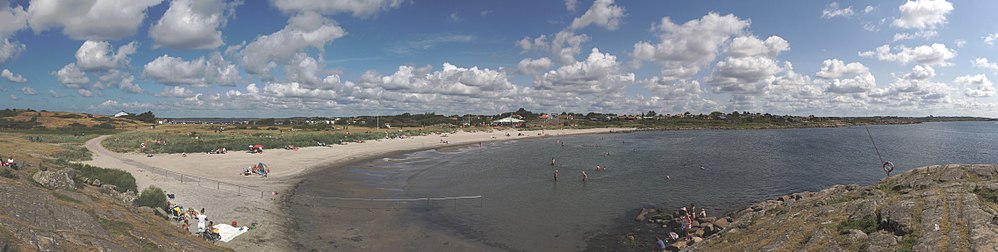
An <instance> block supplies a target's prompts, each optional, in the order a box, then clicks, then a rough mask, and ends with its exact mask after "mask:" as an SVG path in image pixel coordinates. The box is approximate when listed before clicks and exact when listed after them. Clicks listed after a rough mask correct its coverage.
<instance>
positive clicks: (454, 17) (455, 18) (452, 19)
mask: <svg viewBox="0 0 998 252" xmlns="http://www.w3.org/2000/svg"><path fill="white" fill-rule="evenodd" d="M447 20H449V21H450V22H452V23H457V22H461V16H458V15H457V13H451V14H450V15H447Z"/></svg>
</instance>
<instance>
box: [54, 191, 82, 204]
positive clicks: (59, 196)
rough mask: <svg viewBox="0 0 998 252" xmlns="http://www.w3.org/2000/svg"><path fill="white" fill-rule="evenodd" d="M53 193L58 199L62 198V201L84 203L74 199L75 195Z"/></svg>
mask: <svg viewBox="0 0 998 252" xmlns="http://www.w3.org/2000/svg"><path fill="white" fill-rule="evenodd" d="M52 195H54V196H55V198H56V199H59V200H62V201H66V202H71V203H76V204H82V203H83V202H81V201H80V200H77V199H74V198H73V197H69V196H66V195H65V194H61V193H52Z"/></svg>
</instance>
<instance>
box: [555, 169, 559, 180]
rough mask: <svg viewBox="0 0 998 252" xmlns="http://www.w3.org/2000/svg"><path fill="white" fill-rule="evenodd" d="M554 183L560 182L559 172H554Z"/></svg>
mask: <svg viewBox="0 0 998 252" xmlns="http://www.w3.org/2000/svg"><path fill="white" fill-rule="evenodd" d="M554 181H558V170H557V169H555V170H554Z"/></svg>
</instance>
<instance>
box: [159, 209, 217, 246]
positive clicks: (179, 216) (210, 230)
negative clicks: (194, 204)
mask: <svg viewBox="0 0 998 252" xmlns="http://www.w3.org/2000/svg"><path fill="white" fill-rule="evenodd" d="M170 207H171V208H170V211H171V214H173V219H174V220H175V221H177V222H178V223H182V224H181V225H180V227H181V228H182V229H183V230H184V231H187V232H190V228H191V224H190V223H191V221H192V220H197V222H198V223H197V228H198V229H197V232H194V234H195V235H197V236H199V237H201V239H204V240H207V241H217V240H219V239H221V235H219V234H218V228H215V222H213V221H210V220H208V216H207V215H205V214H204V208H201V211H197V210H195V209H194V208H184V207H183V206H181V205H179V204H177V205H175V204H170Z"/></svg>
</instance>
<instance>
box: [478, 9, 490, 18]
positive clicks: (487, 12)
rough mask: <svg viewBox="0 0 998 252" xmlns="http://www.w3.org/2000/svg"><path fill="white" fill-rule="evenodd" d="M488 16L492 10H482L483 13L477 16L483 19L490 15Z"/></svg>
mask: <svg viewBox="0 0 998 252" xmlns="http://www.w3.org/2000/svg"><path fill="white" fill-rule="evenodd" d="M490 14H492V10H483V11H481V12H478V15H479V16H483V17H484V16H488V15H490Z"/></svg>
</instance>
